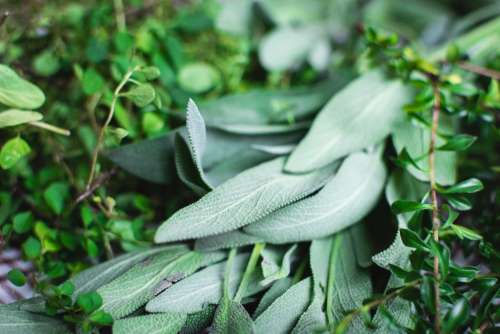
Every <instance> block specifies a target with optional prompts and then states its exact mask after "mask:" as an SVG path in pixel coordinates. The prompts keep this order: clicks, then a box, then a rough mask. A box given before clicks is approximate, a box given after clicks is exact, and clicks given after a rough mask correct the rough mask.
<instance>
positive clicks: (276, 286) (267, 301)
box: [253, 277, 293, 318]
mask: <svg viewBox="0 0 500 334" xmlns="http://www.w3.org/2000/svg"><path fill="white" fill-rule="evenodd" d="M292 285H293V281H292V278H291V277H285V278H282V279H280V280H278V281H276V282H274V283H273V284H272V286H271V287H270V288H269V289H268V290H267V291H266V293H265V294H264V295H263V296H262V298H261V299H260V302H259V305H257V308H256V309H255V311H254V313H253V317H254V318H257V317H258V316H259V315H261V314H262V312H264V311H265V310H266V309H267V308H268V307H269V306H270V305H271V304H272V303H273V302H274V301H275V300H276V299H277V298H278V297H279V296H281V295H282V294H284V293H285V292H286V291H287V290H288V289H289V288H290V287H291V286H292Z"/></svg>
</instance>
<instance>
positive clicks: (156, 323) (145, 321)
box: [113, 313, 187, 334]
mask: <svg viewBox="0 0 500 334" xmlns="http://www.w3.org/2000/svg"><path fill="white" fill-rule="evenodd" d="M186 318H187V316H186V315H185V314H173V313H162V314H150V315H140V316H136V317H130V318H126V319H120V320H117V321H115V322H114V323H113V333H114V334H145V333H150V334H177V333H179V331H180V330H181V328H182V326H183V325H184V323H185V322H186Z"/></svg>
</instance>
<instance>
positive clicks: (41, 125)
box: [29, 121, 71, 136]
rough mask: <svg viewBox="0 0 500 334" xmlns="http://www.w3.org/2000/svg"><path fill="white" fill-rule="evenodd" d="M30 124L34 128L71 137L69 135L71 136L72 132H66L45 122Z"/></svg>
mask: <svg viewBox="0 0 500 334" xmlns="http://www.w3.org/2000/svg"><path fill="white" fill-rule="evenodd" d="M29 124H30V125H33V126H36V127H37V128H41V129H44V130H47V131H51V132H54V133H57V134H59V135H63V136H69V135H71V132H70V131H69V130H66V129H63V128H60V127H58V126H55V125H52V124H48V123H45V122H41V121H35V122H31V123H29Z"/></svg>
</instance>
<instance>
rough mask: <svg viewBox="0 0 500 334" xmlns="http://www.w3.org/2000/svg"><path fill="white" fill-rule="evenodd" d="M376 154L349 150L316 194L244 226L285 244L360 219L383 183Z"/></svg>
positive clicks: (330, 230)
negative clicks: (336, 170)
mask: <svg viewBox="0 0 500 334" xmlns="http://www.w3.org/2000/svg"><path fill="white" fill-rule="evenodd" d="M385 175H386V171H385V166H384V163H383V161H382V160H381V158H380V153H379V152H376V151H373V152H371V153H361V152H359V153H353V154H351V155H350V156H349V157H347V158H346V159H345V160H344V162H343V163H342V165H341V167H340V169H339V171H338V172H337V174H336V175H335V176H334V177H333V178H332V179H331V180H330V181H329V182H328V184H327V185H326V186H325V187H324V188H323V189H322V190H321V191H319V192H318V193H317V194H316V195H314V196H311V197H309V198H306V199H304V200H301V201H299V202H297V203H293V204H292V205H289V206H287V207H285V208H283V209H280V210H278V211H275V212H273V213H271V214H270V215H268V216H266V217H264V218H263V219H261V220H260V221H258V222H256V223H254V224H252V225H250V226H248V227H246V228H245V229H244V230H245V232H246V233H249V234H252V235H256V236H259V237H261V238H263V239H264V240H266V241H267V242H273V243H286V242H295V241H302V240H311V239H316V238H322V237H326V236H328V235H330V234H332V233H335V232H337V231H339V230H341V229H343V228H346V227H347V226H349V225H352V224H354V223H356V222H357V221H359V220H360V219H361V218H363V217H364V216H365V215H366V214H367V213H368V212H370V210H371V209H372V208H373V206H374V205H375V204H376V202H377V200H378V198H379V195H380V193H381V192H382V190H383V186H384V183H385Z"/></svg>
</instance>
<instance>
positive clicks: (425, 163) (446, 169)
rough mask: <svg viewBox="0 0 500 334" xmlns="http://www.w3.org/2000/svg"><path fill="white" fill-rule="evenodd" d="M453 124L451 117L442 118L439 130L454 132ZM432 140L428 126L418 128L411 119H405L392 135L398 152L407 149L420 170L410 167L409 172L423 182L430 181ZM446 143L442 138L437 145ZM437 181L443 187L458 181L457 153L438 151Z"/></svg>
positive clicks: (438, 139)
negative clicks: (430, 147)
mask: <svg viewBox="0 0 500 334" xmlns="http://www.w3.org/2000/svg"><path fill="white" fill-rule="evenodd" d="M453 127H454V126H453V123H452V119H451V118H450V117H446V115H443V117H440V120H439V128H440V130H441V132H444V133H448V132H452V131H453ZM430 138H431V132H430V129H429V128H427V127H426V126H416V125H415V124H412V122H411V120H410V119H405V120H404V121H403V122H401V123H400V124H399V125H398V126H397V127H396V128H395V129H394V133H393V135H392V143H393V145H394V148H395V149H396V151H397V152H401V151H402V150H403V148H405V149H406V150H407V151H408V153H409V155H410V156H411V157H412V158H413V159H414V160H415V159H417V158H418V160H417V161H416V163H417V165H418V166H419V167H420V168H419V169H417V168H415V167H413V166H408V167H407V169H408V171H409V172H410V173H411V174H412V175H413V176H415V177H416V178H417V179H419V180H421V181H429V158H428V157H427V153H428V152H429V143H430ZM445 142H446V141H445V140H444V139H442V138H440V137H438V138H437V141H436V144H437V145H438V146H440V145H443V144H444V143H445ZM435 155H436V163H435V164H436V181H437V182H438V183H439V184H442V185H449V184H453V183H455V181H456V177H457V176H456V169H457V167H456V164H457V158H456V153H455V152H453V151H436V153H435Z"/></svg>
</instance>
